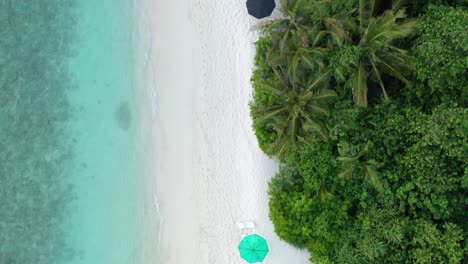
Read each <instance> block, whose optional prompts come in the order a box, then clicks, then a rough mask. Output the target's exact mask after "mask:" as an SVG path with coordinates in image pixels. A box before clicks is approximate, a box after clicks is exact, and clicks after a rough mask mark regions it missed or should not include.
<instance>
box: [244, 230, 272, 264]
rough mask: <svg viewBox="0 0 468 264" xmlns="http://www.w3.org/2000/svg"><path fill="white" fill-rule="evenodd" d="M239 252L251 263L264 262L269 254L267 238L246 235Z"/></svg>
mask: <svg viewBox="0 0 468 264" xmlns="http://www.w3.org/2000/svg"><path fill="white" fill-rule="evenodd" d="M239 252H240V255H241V257H242V258H243V259H245V260H246V261H247V262H249V263H255V262H262V261H263V259H265V257H266V255H267V254H268V245H267V242H266V240H265V239H264V238H263V237H261V236H259V235H256V234H254V235H250V236H246V237H244V238H243V239H242V241H241V242H240V243H239Z"/></svg>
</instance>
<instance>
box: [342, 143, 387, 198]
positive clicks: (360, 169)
mask: <svg viewBox="0 0 468 264" xmlns="http://www.w3.org/2000/svg"><path fill="white" fill-rule="evenodd" d="M368 152H369V144H366V146H365V147H364V148H363V149H362V150H361V151H359V152H358V153H357V154H355V155H341V156H339V157H338V158H337V160H338V161H340V162H341V169H340V172H339V173H338V177H340V178H348V179H349V178H353V177H354V175H355V174H361V175H362V176H363V177H364V180H365V181H366V182H367V183H369V184H370V185H371V186H372V187H374V188H375V189H376V190H379V191H380V190H381V189H382V183H381V181H380V179H379V175H378V173H377V170H376V169H375V166H374V165H375V163H376V162H375V161H374V160H372V159H371V160H365V159H364V156H365V154H366V153H368Z"/></svg>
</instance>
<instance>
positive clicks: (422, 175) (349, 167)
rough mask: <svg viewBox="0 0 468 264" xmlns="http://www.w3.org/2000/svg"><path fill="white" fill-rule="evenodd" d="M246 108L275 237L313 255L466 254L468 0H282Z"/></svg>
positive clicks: (442, 259)
mask: <svg viewBox="0 0 468 264" xmlns="http://www.w3.org/2000/svg"><path fill="white" fill-rule="evenodd" d="M281 8H282V10H283V13H284V18H282V19H278V20H273V21H269V22H265V23H264V24H262V25H261V30H262V36H261V37H260V39H259V41H258V42H257V44H256V45H257V54H256V57H255V64H256V69H255V70H254V72H253V76H252V84H253V88H254V98H253V101H252V102H251V114H252V118H253V120H254V129H255V133H256V135H257V138H258V141H259V145H260V147H261V148H262V150H263V151H264V152H265V153H266V154H268V155H270V156H276V157H277V158H278V159H279V161H280V162H281V168H280V171H279V172H278V174H277V175H276V176H275V177H274V178H273V179H272V180H271V182H270V184H269V195H270V218H271V220H272V221H273V223H274V226H275V231H276V233H277V234H278V235H279V237H280V238H281V239H283V240H285V241H287V242H288V243H290V244H292V245H294V246H296V247H298V248H306V249H308V250H309V252H310V253H311V261H313V262H314V263H317V264H320V263H465V262H466V261H468V195H467V193H468V166H467V165H468V159H467V157H468V109H467V98H466V93H467V90H468V72H467V69H468V59H467V58H468V44H467V43H468V8H467V3H466V2H463V1H412V2H411V3H404V2H403V1H393V2H387V1H381V2H379V1H376V0H375V1H372V0H360V1H342V0H329V1H327V0H325V1H316V0H284V1H282V5H281Z"/></svg>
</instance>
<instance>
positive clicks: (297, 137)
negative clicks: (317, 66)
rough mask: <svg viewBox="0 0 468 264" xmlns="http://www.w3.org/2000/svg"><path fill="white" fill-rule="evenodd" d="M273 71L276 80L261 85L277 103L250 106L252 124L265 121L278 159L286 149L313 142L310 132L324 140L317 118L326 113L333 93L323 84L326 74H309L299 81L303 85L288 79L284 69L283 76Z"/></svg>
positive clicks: (326, 135)
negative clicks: (271, 135)
mask: <svg viewBox="0 0 468 264" xmlns="http://www.w3.org/2000/svg"><path fill="white" fill-rule="evenodd" d="M274 71H275V73H276V76H277V80H278V81H277V82H276V83H266V82H263V83H262V84H261V85H262V87H263V88H264V89H266V90H268V91H270V92H271V93H273V94H275V95H277V96H278V98H279V100H278V102H277V103H276V104H274V105H271V106H268V107H262V106H254V107H253V111H254V116H255V118H254V122H255V125H259V124H265V125H267V126H268V127H270V128H271V129H272V130H273V131H275V133H276V140H275V142H274V151H275V153H276V155H277V157H278V158H280V159H281V158H282V156H283V155H284V153H286V152H287V151H288V149H290V148H297V147H298V146H300V145H301V144H303V143H305V142H311V141H314V140H315V137H314V136H313V135H314V134H315V135H317V136H318V137H319V138H320V139H322V140H325V141H326V140H327V139H328V133H327V129H326V128H325V126H324V125H323V124H322V122H321V121H320V118H321V117H323V116H328V115H329V112H328V109H327V102H328V100H329V99H331V98H333V97H335V96H336V93H335V92H334V91H332V90H329V89H327V88H326V87H324V84H326V83H328V80H327V79H328V74H322V75H321V76H320V77H317V78H313V77H309V78H308V79H307V80H302V81H301V83H306V84H307V85H300V84H295V83H292V82H290V80H289V76H288V75H287V73H286V72H287V71H283V75H280V74H279V73H278V71H277V70H274ZM304 78H305V77H304ZM304 78H303V79H304Z"/></svg>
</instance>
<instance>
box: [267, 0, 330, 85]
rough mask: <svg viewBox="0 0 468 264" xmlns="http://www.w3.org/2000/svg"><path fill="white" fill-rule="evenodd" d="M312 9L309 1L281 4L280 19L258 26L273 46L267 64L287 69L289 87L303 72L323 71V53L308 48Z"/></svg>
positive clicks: (299, 0)
mask: <svg viewBox="0 0 468 264" xmlns="http://www.w3.org/2000/svg"><path fill="white" fill-rule="evenodd" d="M316 5H317V3H316V1H313V0H312V1H311V0H282V1H281V9H282V11H283V14H284V18H281V19H276V20H272V21H267V22H265V23H263V24H260V25H259V26H260V27H261V28H262V30H263V32H264V33H267V34H269V37H270V38H271V40H272V42H273V45H272V47H271V49H270V50H269V52H268V54H267V60H268V62H269V64H270V65H271V66H286V65H288V67H287V69H288V70H289V72H288V75H289V77H290V81H291V82H293V83H295V82H297V81H298V80H299V76H300V75H301V74H302V73H303V72H304V71H307V70H318V71H321V70H322V69H323V68H324V67H325V64H324V58H325V55H326V49H324V48H321V47H313V48H312V47H310V45H311V40H310V38H311V27H312V21H311V13H312V12H313V9H314V8H315V7H316Z"/></svg>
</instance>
